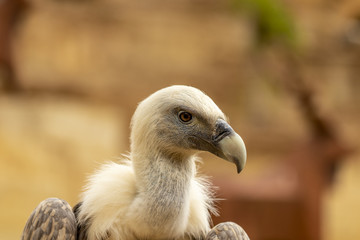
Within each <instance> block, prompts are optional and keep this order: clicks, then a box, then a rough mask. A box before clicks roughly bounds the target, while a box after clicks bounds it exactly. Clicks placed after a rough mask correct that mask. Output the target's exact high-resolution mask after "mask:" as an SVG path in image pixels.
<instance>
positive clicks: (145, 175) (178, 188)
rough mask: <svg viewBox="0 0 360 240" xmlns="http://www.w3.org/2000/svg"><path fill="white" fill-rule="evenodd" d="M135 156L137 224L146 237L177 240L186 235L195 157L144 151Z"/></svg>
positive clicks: (132, 211)
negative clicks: (144, 152) (145, 153)
mask: <svg viewBox="0 0 360 240" xmlns="http://www.w3.org/2000/svg"><path fill="white" fill-rule="evenodd" d="M136 152H137V154H136V155H133V156H132V161H133V166H134V171H135V177H136V183H137V189H138V195H137V197H136V199H135V200H134V202H133V204H132V206H131V210H130V211H131V215H132V216H133V217H132V218H133V220H134V223H135V222H136V223H137V224H136V225H135V226H138V225H139V223H140V222H141V224H142V231H141V234H142V236H138V237H145V238H175V237H179V235H181V234H183V233H184V231H185V229H186V226H187V222H188V217H189V205H190V196H189V191H190V185H191V180H192V179H193V178H194V176H195V159H194V158H195V157H194V156H186V155H183V154H171V155H168V154H166V153H164V152H156V154H154V155H152V156H149V155H146V157H145V156H144V155H142V154H141V153H139V152H140V151H136Z"/></svg>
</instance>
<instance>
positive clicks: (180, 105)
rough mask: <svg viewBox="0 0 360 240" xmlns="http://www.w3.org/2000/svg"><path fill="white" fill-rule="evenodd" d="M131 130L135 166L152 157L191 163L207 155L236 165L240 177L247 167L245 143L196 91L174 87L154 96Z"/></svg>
mask: <svg viewBox="0 0 360 240" xmlns="http://www.w3.org/2000/svg"><path fill="white" fill-rule="evenodd" d="M131 126H132V132H131V153H132V155H134V154H135V155H137V156H132V159H133V161H134V164H135V165H136V164H137V163H136V159H143V157H142V155H143V156H145V155H146V156H149V153H152V154H153V157H154V158H157V157H158V155H162V156H164V157H165V158H166V159H188V158H189V157H190V156H192V155H194V154H196V153H197V152H199V151H208V152H210V153H212V154H215V155H216V156H218V157H220V158H222V159H225V160H227V161H229V162H232V163H234V164H235V165H236V168H237V172H238V173H240V171H241V170H242V169H243V168H244V166H245V162H246V149H245V144H244V142H243V140H242V139H241V137H240V136H239V135H238V134H237V133H236V132H235V131H234V130H233V129H232V127H231V126H230V125H229V124H228V122H227V120H226V117H225V115H224V113H223V112H222V111H221V110H220V109H219V107H218V106H217V105H216V104H215V103H214V102H213V101H212V100H211V98H210V97H208V96H207V95H206V94H204V93H203V92H202V91H200V90H198V89H196V88H193V87H189V86H171V87H167V88H164V89H161V90H159V91H157V92H155V93H154V94H152V95H150V96H149V97H148V98H146V99H145V100H144V101H142V102H141V103H140V104H139V106H138V107H137V109H136V111H135V113H134V116H133V118H132V124H131ZM170 155H171V156H170ZM179 161H180V160H179Z"/></svg>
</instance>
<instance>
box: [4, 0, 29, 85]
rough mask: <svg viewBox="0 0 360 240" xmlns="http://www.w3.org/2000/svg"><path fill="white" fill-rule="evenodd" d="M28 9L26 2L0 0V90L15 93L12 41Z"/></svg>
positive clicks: (21, 0) (20, 0) (22, 0)
mask: <svg viewBox="0 0 360 240" xmlns="http://www.w3.org/2000/svg"><path fill="white" fill-rule="evenodd" d="M26 7H27V3H26V2H25V1H24V0H0V89H1V88H2V89H4V90H5V91H15V90H17V89H18V87H19V86H18V84H17V82H16V79H15V73H14V69H13V63H12V57H11V47H12V46H11V40H12V33H13V31H14V27H15V24H16V23H17V21H18V20H19V17H20V16H21V14H22V13H23V11H24V10H25V8H26Z"/></svg>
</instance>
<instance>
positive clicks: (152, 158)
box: [78, 86, 225, 240]
mask: <svg viewBox="0 0 360 240" xmlns="http://www.w3.org/2000/svg"><path fill="white" fill-rule="evenodd" d="M169 105H175V106H187V107H190V108H192V109H196V111H198V112H201V113H204V114H205V116H206V117H208V118H209V119H210V120H209V121H215V120H216V119H217V118H219V117H221V118H225V116H224V115H223V113H222V112H221V111H220V109H219V108H218V107H217V106H216V105H215V103H213V101H212V100H211V99H210V98H209V97H207V96H206V95H205V94H204V93H202V92H201V91H199V90H197V89H195V88H191V87H185V86H173V87H169V88H166V89H165V90H164V89H163V90H160V91H158V92H157V93H155V94H153V95H152V96H150V97H149V98H147V99H146V100H144V101H143V102H142V103H141V104H140V105H139V106H138V108H137V110H136V112H135V114H134V116H133V119H132V134H131V153H130V156H129V160H125V161H124V162H122V163H114V162H111V163H108V164H105V165H104V166H102V167H101V169H100V170H99V171H98V172H96V173H95V174H94V175H93V176H92V177H91V178H90V179H89V182H88V185H87V187H86V189H85V191H84V193H83V196H82V202H83V203H82V206H81V207H80V211H79V216H78V217H79V222H80V224H82V225H86V224H88V239H89V240H95V239H103V238H107V237H110V239H126V240H131V239H190V238H192V237H195V238H199V239H200V238H203V237H204V236H205V234H206V233H207V232H208V231H209V230H210V213H209V212H215V209H214V207H213V197H212V196H213V194H212V191H211V187H210V184H209V183H208V182H207V181H206V180H204V179H203V178H200V177H197V175H196V167H195V161H196V156H195V153H196V152H195V151H194V150H190V149H181V148H179V147H174V146H172V145H171V144H170V143H169V141H168V139H164V138H162V137H161V136H162V135H161V134H159V131H161V124H162V123H161V119H163V118H164V117H166V116H164V115H165V114H166V113H167V112H168V110H167V107H169ZM164 127H165V128H166V129H169V131H170V130H172V126H164ZM178 137H181V136H180V135H179V136H178Z"/></svg>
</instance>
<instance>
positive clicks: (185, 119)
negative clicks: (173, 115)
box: [179, 112, 192, 123]
mask: <svg viewBox="0 0 360 240" xmlns="http://www.w3.org/2000/svg"><path fill="white" fill-rule="evenodd" d="M179 119H180V120H181V121H182V122H184V123H187V122H190V121H191V119H192V115H191V113H188V112H180V113H179Z"/></svg>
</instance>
